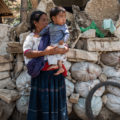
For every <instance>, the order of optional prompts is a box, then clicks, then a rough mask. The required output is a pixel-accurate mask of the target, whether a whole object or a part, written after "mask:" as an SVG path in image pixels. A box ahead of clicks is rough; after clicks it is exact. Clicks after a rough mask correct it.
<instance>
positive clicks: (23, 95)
mask: <svg viewBox="0 0 120 120" xmlns="http://www.w3.org/2000/svg"><path fill="white" fill-rule="evenodd" d="M53 6H55V4H54V3H53V1H52V0H47V1H45V0H41V1H40V3H39V5H38V8H37V9H38V10H42V11H45V12H47V13H48V11H49V10H50V9H51V7H53ZM119 9H120V5H119V3H118V1H117V0H90V1H89V2H88V3H87V5H86V8H85V10H84V11H80V9H79V7H78V6H74V5H73V6H72V10H73V14H72V13H69V12H67V19H68V21H69V26H68V27H69V31H70V40H69V41H68V45H69V47H70V49H69V52H68V53H67V61H66V62H64V64H65V66H66V68H67V70H68V76H67V77H66V79H65V82H66V90H67V103H68V104H67V105H68V114H69V115H70V116H71V115H72V114H73V113H75V114H76V116H77V117H78V118H81V119H83V120H87V116H86V114H85V100H86V97H87V95H88V93H89V91H90V90H91V89H92V88H93V87H94V86H95V85H96V84H98V83H100V82H104V81H114V82H118V83H120V64H119V63H120V52H119V51H120V45H119V44H120V33H119V32H118V31H119V30H120V26H119V24H120V20H119V19H118V15H119ZM106 18H111V19H112V20H113V21H114V24H115V26H116V31H115V32H114V34H111V33H110V32H109V31H105V30H103V28H102V27H101V26H102V21H103V20H104V19H106ZM93 20H94V21H95V23H96V24H97V26H98V27H99V29H100V31H102V33H104V34H105V36H107V37H104V38H103V37H102V38H100V37H97V35H96V29H89V30H87V31H85V32H83V33H82V32H81V30H80V27H83V28H86V27H88V26H90V24H91V23H92V21H93ZM28 26H29V25H28V24H27V23H21V24H19V25H18V26H16V27H14V28H11V26H9V25H5V24H1V25H0V29H2V30H1V31H0V43H1V44H0V99H1V100H0V105H1V106H2V107H0V119H2V120H7V119H8V118H9V117H10V116H11V115H12V117H11V119H12V120H15V119H17V120H20V117H15V116H14V115H13V114H14V113H15V112H16V111H19V113H20V114H27V109H28V102H29V95H30V79H31V77H30V76H29V75H28V74H27V69H26V66H25V64H24V59H23V51H22V45H23V42H24V40H25V38H26V36H27V35H28V34H29V33H30V31H29V30H28ZM15 107H16V108H15ZM119 108H120V89H118V88H115V87H112V86H109V87H102V88H100V89H98V90H97V91H96V92H95V94H94V96H93V99H92V110H93V113H94V115H95V116H96V117H97V119H98V120H108V119H109V120H113V119H114V120H119V119H120V116H119V115H120V110H119ZM16 109H17V110H16ZM8 110H9V111H8ZM74 120H75V118H74Z"/></svg>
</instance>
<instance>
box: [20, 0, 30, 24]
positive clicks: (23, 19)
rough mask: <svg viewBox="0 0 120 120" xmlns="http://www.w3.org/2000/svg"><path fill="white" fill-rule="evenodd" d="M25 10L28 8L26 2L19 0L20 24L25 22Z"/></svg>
mask: <svg viewBox="0 0 120 120" xmlns="http://www.w3.org/2000/svg"><path fill="white" fill-rule="evenodd" d="M27 8H28V1H27V0H21V9H20V18H21V22H26V20H27Z"/></svg>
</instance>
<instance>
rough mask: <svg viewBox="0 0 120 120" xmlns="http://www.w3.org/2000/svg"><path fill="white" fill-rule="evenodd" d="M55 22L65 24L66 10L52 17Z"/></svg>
mask: <svg viewBox="0 0 120 120" xmlns="http://www.w3.org/2000/svg"><path fill="white" fill-rule="evenodd" d="M52 19H53V22H54V24H58V25H64V24H65V23H66V12H59V14H58V15H56V16H53V17H52Z"/></svg>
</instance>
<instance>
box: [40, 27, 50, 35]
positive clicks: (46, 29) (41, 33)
mask: <svg viewBox="0 0 120 120" xmlns="http://www.w3.org/2000/svg"><path fill="white" fill-rule="evenodd" d="M48 32H49V25H48V26H46V27H45V28H44V29H43V30H41V31H40V34H39V35H40V36H42V35H44V34H46V33H48Z"/></svg>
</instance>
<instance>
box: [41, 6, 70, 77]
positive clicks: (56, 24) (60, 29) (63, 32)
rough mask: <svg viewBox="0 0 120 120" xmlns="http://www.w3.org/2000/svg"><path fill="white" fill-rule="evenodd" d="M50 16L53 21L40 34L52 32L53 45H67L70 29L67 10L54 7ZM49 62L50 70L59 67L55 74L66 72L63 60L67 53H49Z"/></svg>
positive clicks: (61, 46)
mask: <svg viewBox="0 0 120 120" xmlns="http://www.w3.org/2000/svg"><path fill="white" fill-rule="evenodd" d="M50 18H51V20H52V23H50V24H49V25H48V26H47V27H46V28H44V29H43V30H42V31H41V32H40V35H43V34H45V33H47V32H49V34H50V43H51V46H58V47H59V48H64V47H65V42H66V41H67V40H68V38H69V31H68V28H67V25H66V10H65V9H64V8H62V7H54V8H52V9H51V11H50ZM47 59H48V64H49V65H51V66H50V67H49V68H48V70H50V69H52V68H55V67H57V66H58V67H59V70H58V71H57V73H55V75H58V74H60V73H63V72H64V69H63V68H62V62H63V61H65V55H61V54H57V55H49V56H47Z"/></svg>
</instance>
